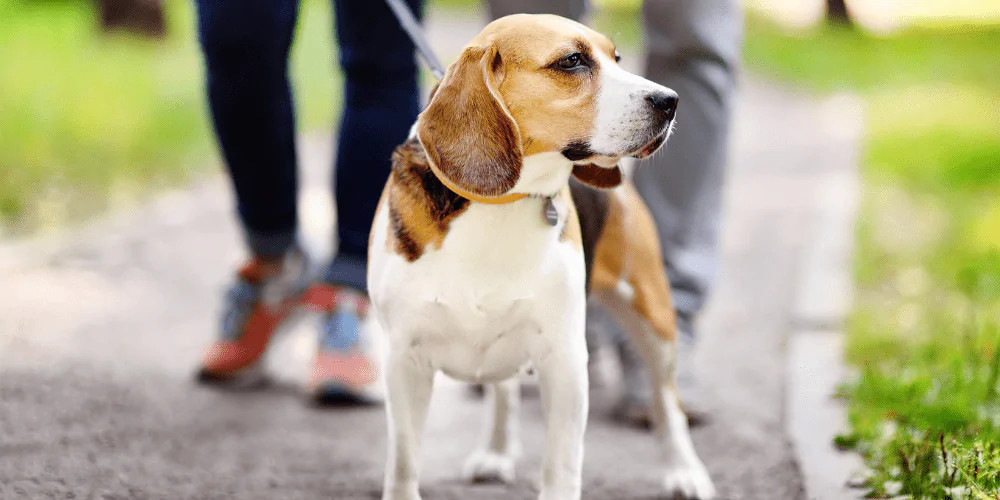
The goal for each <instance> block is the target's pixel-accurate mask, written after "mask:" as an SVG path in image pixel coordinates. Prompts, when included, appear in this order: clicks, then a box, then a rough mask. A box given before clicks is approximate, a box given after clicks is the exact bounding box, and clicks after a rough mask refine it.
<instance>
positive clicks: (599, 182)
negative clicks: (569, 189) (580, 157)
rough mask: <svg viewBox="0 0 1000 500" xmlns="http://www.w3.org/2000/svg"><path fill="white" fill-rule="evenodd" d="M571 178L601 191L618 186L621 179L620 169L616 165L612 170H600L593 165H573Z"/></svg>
mask: <svg viewBox="0 0 1000 500" xmlns="http://www.w3.org/2000/svg"><path fill="white" fill-rule="evenodd" d="M573 177H576V178H577V179H579V180H580V182H583V183H584V184H587V185H590V186H594V187H596V188H602V189H609V188H613V187H617V186H620V185H621V183H622V179H623V177H622V169H621V168H620V167H619V166H618V165H615V166H614V167H613V168H602V167H599V166H597V165H594V164H593V163H588V164H586V165H573Z"/></svg>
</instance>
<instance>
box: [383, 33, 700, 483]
mask: <svg viewBox="0 0 1000 500" xmlns="http://www.w3.org/2000/svg"><path fill="white" fill-rule="evenodd" d="M618 59H619V56H618V54H617V52H616V51H615V47H614V44H613V43H612V42H611V41H610V40H609V39H608V38H607V37H605V36H603V35H601V34H599V33H597V32H595V31H593V30H591V29H589V28H587V27H586V26H583V25H581V24H579V23H576V22H573V21H570V20H568V19H564V18H561V17H558V16H551V15H515V16H508V17H505V18H502V19H499V20H497V21H494V22H493V23H491V24H489V25H488V26H487V27H486V28H485V29H484V30H483V31H482V33H480V34H479V36H477V37H476V38H475V39H474V40H472V42H471V43H470V44H469V45H467V46H466V47H465V48H464V50H463V51H462V53H461V56H460V57H459V58H458V60H457V61H456V62H455V63H454V64H452V65H451V66H450V67H449V68H448V71H447V72H446V74H445V76H444V78H443V79H442V81H441V83H440V84H439V86H438V88H437V89H436V90H435V91H434V93H433V94H432V97H431V99H430V102H429V104H428V105H427V107H426V109H425V110H424V111H423V112H422V113H421V114H420V116H419V117H418V119H417V122H416V124H415V125H414V127H413V131H412V132H411V137H410V138H409V139H408V140H407V142H406V143H404V144H403V145H401V146H400V147H399V148H398V149H397V150H396V152H395V154H394V156H393V169H392V174H391V176H390V178H389V180H388V182H387V184H386V187H385V190H384V192H383V194H382V198H381V200H380V202H379V205H378V209H377V212H376V214H375V220H374V223H373V226H372V234H371V240H370V248H369V267H368V286H369V292H370V294H371V299H372V303H373V306H374V312H375V315H376V318H377V319H378V321H379V322H380V323H381V325H382V327H383V330H384V331H385V332H386V335H387V342H386V343H387V346H388V352H387V358H386V360H385V365H384V366H385V383H386V395H387V404H386V411H387V414H388V423H389V433H390V436H389V443H390V444H389V453H388V464H387V467H386V476H385V489H384V493H383V497H382V498H383V500H417V499H419V498H420V493H419V491H418V486H417V476H418V469H419V467H418V463H417V462H418V457H419V456H420V443H421V433H422V429H423V427H424V420H425V417H426V415H427V408H428V404H429V402H430V397H431V391H432V381H433V379H434V375H435V373H436V372H438V371H441V372H444V373H445V374H447V375H449V376H452V377H455V378H458V379H461V380H465V381H469V382H474V383H484V384H489V392H490V393H491V396H492V418H491V419H490V420H491V421H490V422H488V424H487V435H488V439H487V440H486V442H485V443H484V446H483V447H482V448H481V449H479V450H478V451H476V452H474V453H473V454H472V455H471V456H470V457H469V458H468V460H467V462H466V464H465V474H466V476H467V477H468V478H469V479H470V480H500V481H510V480H511V479H513V476H514V462H515V459H516V458H517V456H518V451H519V447H520V445H519V441H518V435H517V428H518V427H517V425H516V422H515V415H514V413H515V409H516V408H517V407H518V397H519V394H518V390H519V384H518V382H517V376H518V374H519V371H520V370H521V369H522V368H524V367H525V366H526V365H528V364H530V365H531V366H532V367H533V368H534V370H535V371H536V372H537V373H538V376H539V384H540V389H541V392H542V402H543V408H544V411H545V421H546V425H547V428H548V431H547V437H546V443H545V455H544V460H543V467H542V473H541V485H540V494H539V498H540V499H542V500H575V499H579V498H580V489H581V466H582V463H583V435H584V429H585V427H586V424H587V411H588V380H587V356H588V353H587V346H586V344H585V340H584V326H585V325H584V323H585V318H584V316H585V309H586V300H587V293H588V291H589V293H590V294H592V295H594V296H596V297H597V298H598V299H600V300H601V301H603V302H604V303H605V304H606V305H607V306H608V307H609V309H610V310H611V311H614V312H615V313H616V315H617V316H618V317H619V319H620V321H621V323H622V325H623V327H625V328H626V329H627V330H628V331H629V332H631V335H632V336H633V337H634V339H635V341H636V342H637V343H638V344H639V345H640V346H642V351H643V352H644V354H645V356H646V364H647V366H648V367H649V370H650V373H651V380H653V381H654V386H655V391H654V392H655V394H654V408H653V414H654V421H655V424H656V428H657V430H658V432H657V439H658V441H660V442H661V443H662V446H663V451H664V453H665V464H664V466H665V479H664V481H665V487H666V489H667V493H668V494H670V495H675V496H681V497H684V498H689V499H708V498H712V497H713V496H714V494H715V490H714V487H713V485H712V481H711V479H710V478H709V476H708V473H707V471H706V470H705V467H704V465H703V464H702V462H701V460H700V459H699V458H698V455H697V453H696V452H695V450H694V446H693V444H692V442H691V437H690V435H689V433H688V426H687V420H686V418H685V416H684V413H683V412H682V410H681V408H680V406H679V404H678V399H677V394H676V392H675V389H674V355H675V336H676V333H675V321H674V320H675V318H674V312H673V307H672V305H671V298H670V294H669V287H668V284H667V279H666V276H665V274H664V270H663V264H662V263H661V260H660V255H661V254H660V248H659V243H658V238H657V234H656V230H655V226H654V225H653V220H652V218H651V216H650V213H649V211H648V209H647V208H646V207H645V205H644V204H643V202H642V200H641V199H640V198H639V196H638V195H637V194H636V191H635V189H634V188H633V187H632V186H631V185H629V184H628V182H627V181H626V180H625V179H624V178H623V175H622V171H621V169H620V168H619V167H618V161H619V160H620V159H622V158H624V157H628V156H632V157H636V158H644V157H647V156H649V155H651V154H653V153H654V152H655V151H656V150H657V149H658V148H659V147H660V145H662V144H663V142H664V141H665V140H666V138H667V136H668V135H669V133H670V130H671V127H672V125H673V119H674V113H675V111H676V106H677V95H676V94H675V93H674V92H673V91H671V90H670V89H667V88H665V87H662V86H660V85H657V84H655V83H653V82H650V81H648V80H646V79H644V78H641V77H639V76H636V75H634V74H631V73H628V72H626V71H625V70H623V69H621V68H620V67H619V66H618V64H617V60H618ZM571 178H575V179H576V180H571ZM585 185H589V186H593V187H596V188H602V189H604V190H598V189H594V188H592V187H587V186H585Z"/></svg>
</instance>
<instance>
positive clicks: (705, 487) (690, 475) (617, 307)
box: [598, 288, 715, 500]
mask: <svg viewBox="0 0 1000 500" xmlns="http://www.w3.org/2000/svg"><path fill="white" fill-rule="evenodd" d="M642 293H643V292H642V291H641V290H639V289H638V288H637V289H636V290H635V294H636V296H635V297H634V299H635V300H634V301H633V300H628V299H627V298H626V297H623V296H622V294H621V293H620V292H614V291H606V292H604V293H600V294H598V296H599V297H600V298H601V301H602V302H604V303H605V305H606V307H607V308H608V310H609V311H612V312H613V313H614V315H615V317H616V318H618V320H619V322H620V323H621V326H622V327H623V328H624V329H625V330H626V331H628V332H629V335H630V337H631V338H632V339H633V341H634V342H635V343H636V346H637V347H638V350H639V351H640V352H641V353H642V355H643V361H644V362H645V364H646V367H647V369H648V372H649V377H650V386H651V387H652V388H653V398H652V408H651V410H652V411H651V413H652V419H653V424H654V426H655V429H656V436H657V439H658V440H659V441H660V442H661V445H662V447H663V453H664V457H665V462H666V464H665V465H666V476H665V477H664V485H665V487H666V489H667V493H668V494H669V495H674V496H680V497H681V498H685V499H690V500H707V499H710V498H713V497H714V496H715V487H714V485H713V484H712V480H711V478H710V477H709V475H708V471H707V470H706V469H705V466H704V464H702V462H701V459H700V458H698V454H697V452H696V451H695V449H694V443H692V441H691V434H690V431H689V429H688V422H687V416H685V415H684V411H683V410H682V409H681V406H680V402H679V400H678V398H677V389H676V371H675V367H676V356H677V342H676V339H675V338H674V333H673V330H672V328H671V329H670V330H662V329H660V330H658V329H657V327H656V326H657V323H659V324H661V325H665V324H667V323H668V322H667V321H665V320H661V321H659V322H654V321H650V319H649V318H647V317H646V316H645V315H644V314H643V313H642V312H640V310H642V309H643V308H639V307H636V302H640V301H641V300H642V299H643V297H640V295H641V294H642ZM644 298H645V299H648V297H644ZM668 305H669V304H668ZM637 309H639V310H637ZM661 311H664V314H666V311H670V309H666V310H663V309H661ZM670 314H672V311H671V312H670ZM670 323H672V321H670Z"/></svg>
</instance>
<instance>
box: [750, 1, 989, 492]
mask: <svg viewBox="0 0 1000 500" xmlns="http://www.w3.org/2000/svg"><path fill="white" fill-rule="evenodd" d="M746 40H747V41H746V46H745V49H744V56H745V61H746V63H747V65H748V66H749V67H750V68H752V69H753V70H754V71H755V72H757V73H758V74H764V75H767V76H770V77H772V78H776V79H780V80H784V81H787V82H791V83H794V84H796V85H799V86H802V87H804V88H807V89H811V90H813V91H817V92H834V91H848V92H855V93H858V94H860V95H862V96H863V97H864V98H865V100H866V101H867V107H868V110H867V121H866V133H865V153H864V160H863V165H862V171H863V176H864V179H865V193H864V201H863V205H862V213H861V217H860V219H859V221H858V248H857V253H856V258H855V271H856V283H857V287H858V298H857V305H856V308H855V311H854V313H853V314H852V316H851V318H850V321H849V324H848V339H847V340H848V344H847V359H848V361H849V363H851V364H852V365H853V366H855V367H856V368H857V376H856V377H855V378H853V379H852V380H850V381H849V382H848V383H846V384H845V385H844V387H843V388H842V395H843V396H844V397H845V398H846V400H847V402H848V409H849V419H850V423H851V427H852V429H851V431H850V432H849V433H847V434H845V435H844V436H842V437H841V438H839V439H838V444H840V445H841V446H844V447H847V448H852V449H855V450H857V451H859V452H861V453H862V454H863V456H864V457H865V459H866V461H867V463H868V465H869V466H870V467H871V469H872V472H873V476H872V478H871V479H870V480H869V482H868V486H869V492H868V493H869V496H871V497H873V498H888V497H892V496H895V495H910V497H911V498H914V499H917V498H927V499H958V498H963V499H964V498H979V499H987V498H988V499H997V498H1000V398H998V394H997V392H998V376H1000V98H998V96H1000V49H998V47H1000V27H996V26H993V27H990V26H987V27H977V28H969V27H962V26H951V27H947V26H942V27H937V28H933V29H931V28H921V29H912V30H909V31H906V32H903V33H899V34H896V35H893V36H891V37H875V36H870V35H866V34H864V33H861V32H858V31H850V30H844V29H842V28H837V27H829V26H824V27H821V28H818V29H814V30H812V31H808V32H805V33H801V32H800V33H794V32H786V31H784V30H782V29H781V28H779V27H778V26H776V25H775V24H773V23H772V22H770V21H768V20H766V19H763V18H760V17H755V16H751V17H750V18H749V19H748V23H747V39H746Z"/></svg>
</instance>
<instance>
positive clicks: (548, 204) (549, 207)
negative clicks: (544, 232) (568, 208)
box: [544, 198, 559, 226]
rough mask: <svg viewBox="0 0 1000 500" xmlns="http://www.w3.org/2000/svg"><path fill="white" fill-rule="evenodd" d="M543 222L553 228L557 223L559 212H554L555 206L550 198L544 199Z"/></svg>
mask: <svg viewBox="0 0 1000 500" xmlns="http://www.w3.org/2000/svg"><path fill="white" fill-rule="evenodd" d="M544 214H545V222H548V223H549V225H550V226H555V225H556V224H558V223H559V211H558V210H556V204H555V203H553V202H552V198H546V199H545V211H544Z"/></svg>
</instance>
